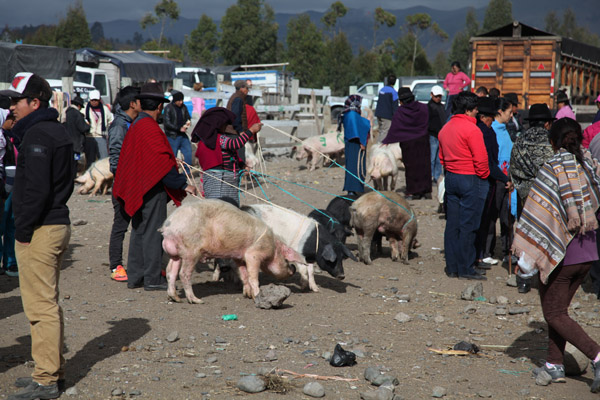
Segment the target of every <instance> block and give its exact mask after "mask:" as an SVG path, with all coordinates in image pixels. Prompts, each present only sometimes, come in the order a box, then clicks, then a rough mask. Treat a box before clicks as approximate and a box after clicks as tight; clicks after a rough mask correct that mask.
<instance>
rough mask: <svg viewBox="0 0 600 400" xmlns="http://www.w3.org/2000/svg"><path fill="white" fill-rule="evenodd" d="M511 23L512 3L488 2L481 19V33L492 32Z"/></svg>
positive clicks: (507, 1)
mask: <svg viewBox="0 0 600 400" xmlns="http://www.w3.org/2000/svg"><path fill="white" fill-rule="evenodd" d="M512 22H513V16H512V3H511V2H510V0H490V2H489V3H488V6H487V9H486V10H485V17H484V18H483V31H484V32H489V31H493V30H494V29H497V28H500V27H502V26H504V25H508V24H510V23H512Z"/></svg>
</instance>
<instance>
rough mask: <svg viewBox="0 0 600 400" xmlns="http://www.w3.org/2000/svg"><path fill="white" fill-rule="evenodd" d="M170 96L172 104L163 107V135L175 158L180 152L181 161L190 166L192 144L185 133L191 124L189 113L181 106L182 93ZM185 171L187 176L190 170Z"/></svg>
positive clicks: (177, 92)
mask: <svg viewBox="0 0 600 400" xmlns="http://www.w3.org/2000/svg"><path fill="white" fill-rule="evenodd" d="M171 95H172V96H173V102H172V103H170V104H167V105H166V106H165V120H164V126H165V133H166V134H167V139H168V140H169V144H170V145H171V148H172V149H173V154H175V157H177V152H178V151H181V154H183V161H185V162H186V164H188V165H192V144H191V143H190V138H189V137H188V135H187V133H186V132H187V129H188V128H189V127H190V124H191V118H190V113H189V111H188V109H187V107H186V106H185V105H184V104H183V93H181V92H179V91H177V90H173V91H172V92H171ZM185 170H186V171H187V172H188V174H189V172H190V170H189V168H188V167H187V166H186V168H185Z"/></svg>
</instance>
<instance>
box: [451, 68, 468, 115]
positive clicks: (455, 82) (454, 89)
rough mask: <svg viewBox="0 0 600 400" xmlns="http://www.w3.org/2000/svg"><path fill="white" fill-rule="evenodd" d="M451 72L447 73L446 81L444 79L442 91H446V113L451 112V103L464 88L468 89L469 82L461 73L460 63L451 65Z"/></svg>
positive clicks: (465, 75)
mask: <svg viewBox="0 0 600 400" xmlns="http://www.w3.org/2000/svg"><path fill="white" fill-rule="evenodd" d="M451 69H452V71H450V72H448V75H446V79H444V89H446V90H447V91H448V98H447V99H446V113H447V114H450V113H451V112H452V101H453V100H454V98H455V97H456V95H457V94H459V93H460V92H462V91H463V90H464V89H465V88H467V87H469V85H470V84H471V80H470V79H469V77H468V76H467V74H465V73H464V72H462V71H461V68H460V63H459V62H458V61H454V62H453V63H452V64H451Z"/></svg>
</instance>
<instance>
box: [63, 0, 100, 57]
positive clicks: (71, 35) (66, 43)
mask: <svg viewBox="0 0 600 400" xmlns="http://www.w3.org/2000/svg"><path fill="white" fill-rule="evenodd" d="M55 38H56V39H55V42H56V45H57V46H59V47H66V48H70V49H78V48H80V47H88V46H90V45H91V44H92V36H91V34H90V28H89V27H88V23H87V19H86V18H85V11H84V10H83V3H82V0H76V1H75V3H74V4H73V5H71V6H69V8H68V9H67V16H66V17H65V18H62V19H61V20H60V22H59V23H58V26H57V27H56V36H55Z"/></svg>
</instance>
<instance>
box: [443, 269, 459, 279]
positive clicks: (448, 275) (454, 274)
mask: <svg viewBox="0 0 600 400" xmlns="http://www.w3.org/2000/svg"><path fill="white" fill-rule="evenodd" d="M444 273H445V274H446V276H447V277H448V278H458V274H457V273H456V272H448V270H447V269H446V268H444Z"/></svg>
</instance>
